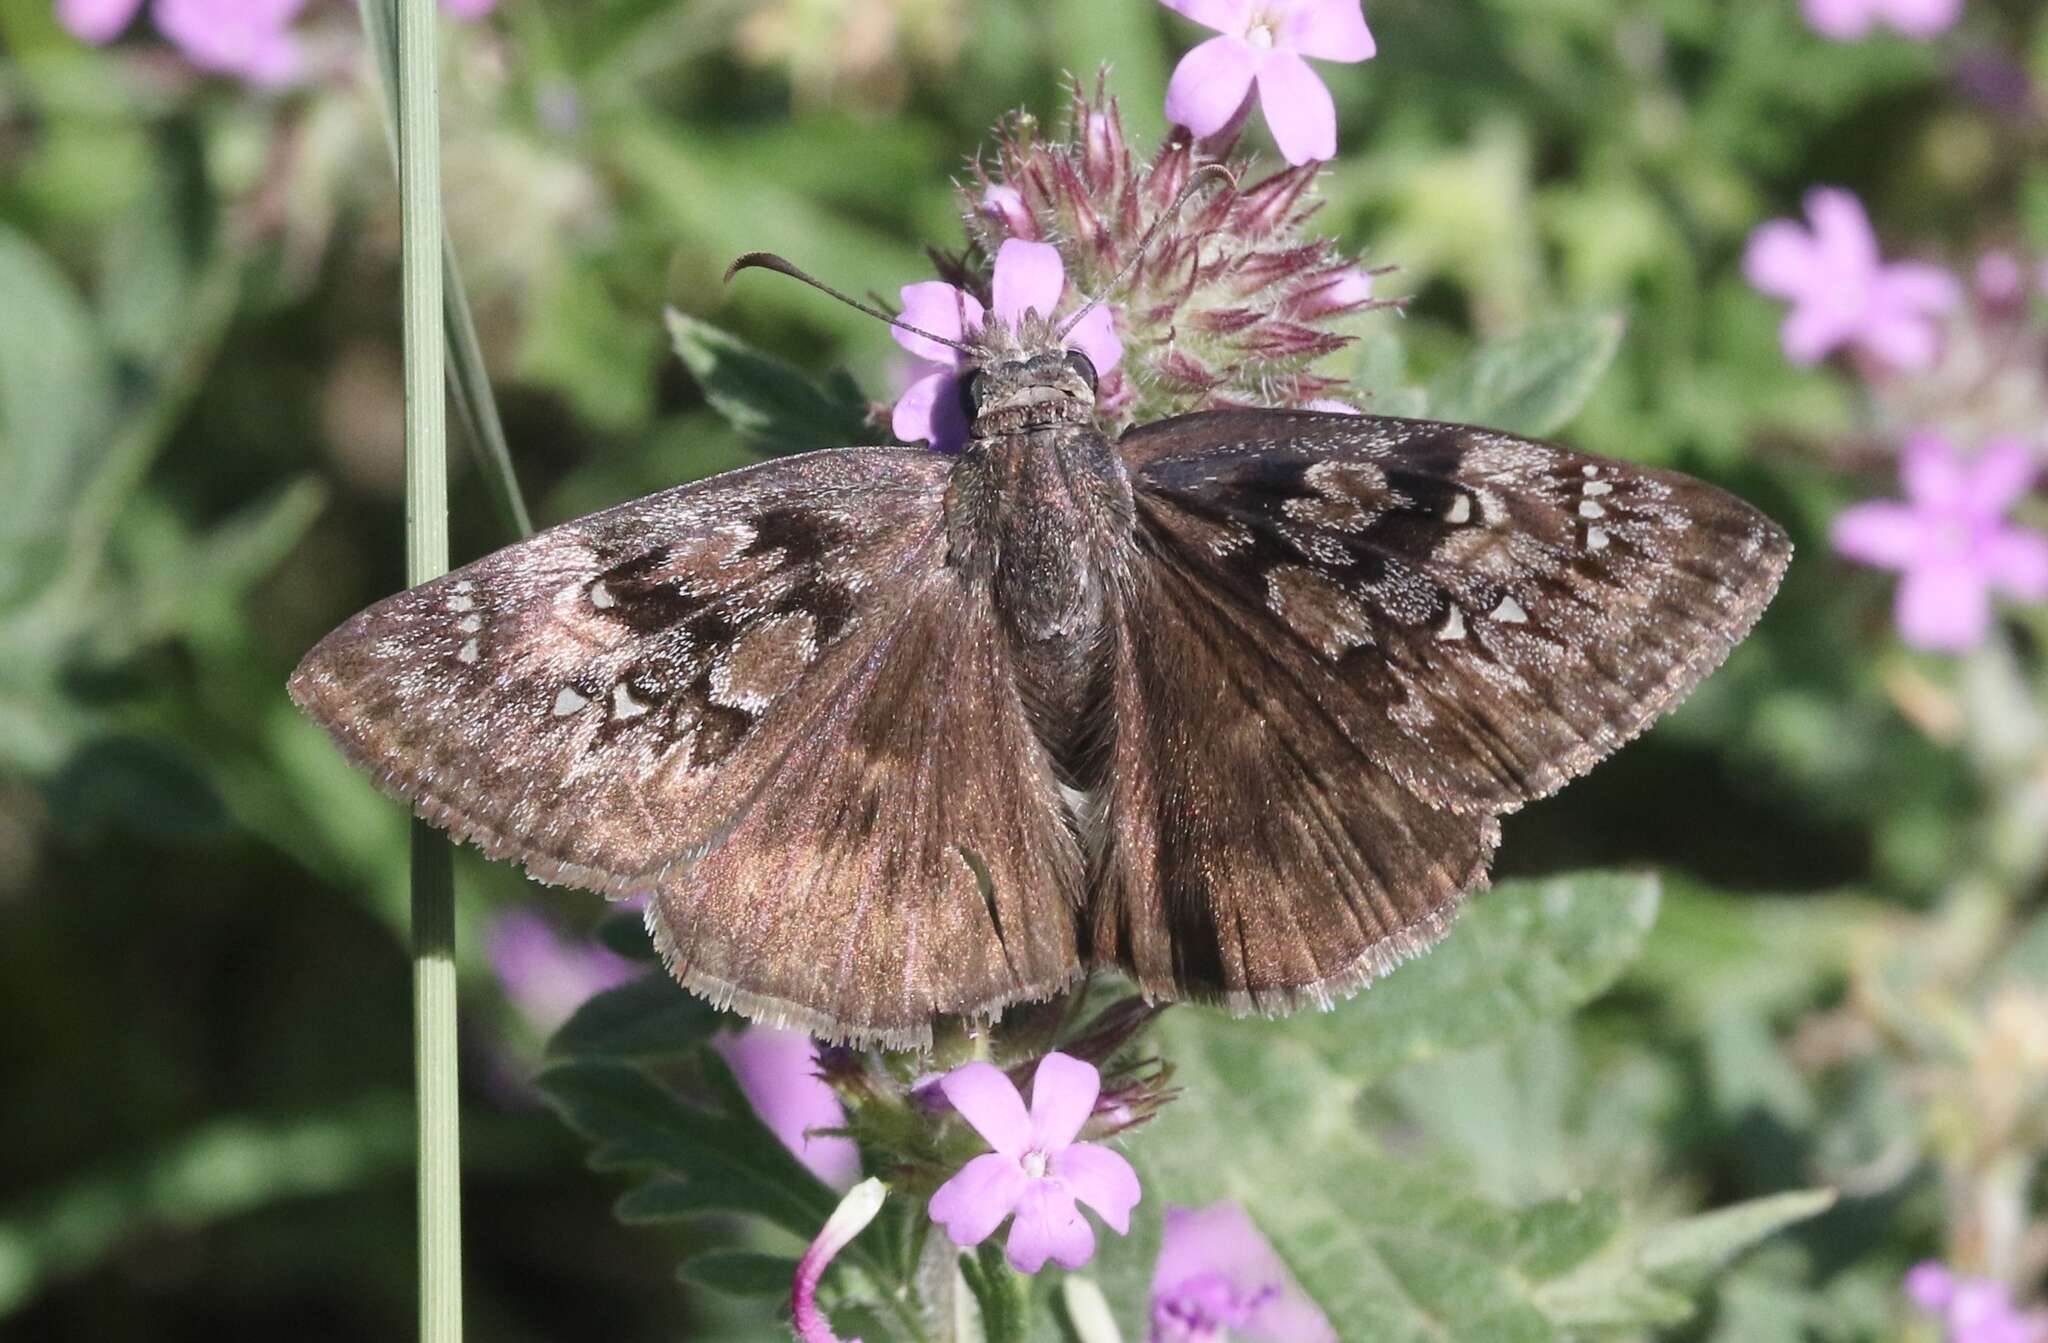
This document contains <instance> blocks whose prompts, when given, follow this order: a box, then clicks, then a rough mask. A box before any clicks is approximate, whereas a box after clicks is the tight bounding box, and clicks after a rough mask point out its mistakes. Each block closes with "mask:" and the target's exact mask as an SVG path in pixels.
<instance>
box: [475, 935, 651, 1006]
mask: <svg viewBox="0 0 2048 1343" xmlns="http://www.w3.org/2000/svg"><path fill="white" fill-rule="evenodd" d="M484 942H485V954H486V955H487V956H488V957H489V958H490V962H491V968H492V969H493V970H495V971H496V972H497V974H498V980H499V982H500V983H502V984H503V985H504V986H505V996H506V997H507V998H510V999H511V1000H512V1002H513V1004H514V1005H515V1006H517V1007H518V1008H519V1010H520V1012H521V1014H523V1015H524V1016H525V1017H526V1019H527V1020H528V1021H529V1022H531V1023H532V1024H533V1027H534V1029H535V1030H538V1031H542V1032H547V1031H552V1030H554V1029H555V1027H557V1026H559V1025H561V1024H562V1023H563V1022H564V1021H567V1020H568V1019H569V1016H570V1014H571V1013H573V1012H575V1010H576V1009H577V1008H579V1007H581V1006H582V1005H583V1003H584V1001H585V1000H586V999H588V998H590V997H591V996H592V995H594V994H599V993H602V992H604V991H605V990H606V989H612V988H617V987H618V986H619V985H621V984H623V983H625V982H626V981H627V980H629V979H632V978H633V977H634V976H636V975H638V974H640V973H641V972H642V971H643V970H644V969H645V968H646V967H644V966H641V965H636V964H634V963H633V962H632V961H629V960H627V959H626V958H625V957H623V956H620V955H617V954H616V953H614V952H612V951H610V950H609V949H607V948H606V947H604V946H602V945H600V944H599V943H596V942H589V941H581V940H578V939H576V938H570V937H564V936H563V935H562V934H560V933H558V932H556V931H555V926H554V925H553V924H551V923H549V922H548V921H547V920H546V919H544V918H542V917H541V916H540V915H539V914H536V913H534V912H533V911H532V910H530V909H515V910H512V911H510V912H509V913H507V914H505V915H503V916H502V917H500V918H499V919H498V920H497V922H495V923H493V924H492V925H491V927H490V931H489V932H488V933H486V934H485V937H484Z"/></svg>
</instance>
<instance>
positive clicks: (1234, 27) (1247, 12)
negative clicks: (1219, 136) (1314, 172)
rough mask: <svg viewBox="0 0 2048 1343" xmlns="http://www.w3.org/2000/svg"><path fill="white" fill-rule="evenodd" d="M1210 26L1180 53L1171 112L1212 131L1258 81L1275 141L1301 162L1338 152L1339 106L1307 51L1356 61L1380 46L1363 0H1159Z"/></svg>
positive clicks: (1169, 93)
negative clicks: (1368, 22)
mask: <svg viewBox="0 0 2048 1343" xmlns="http://www.w3.org/2000/svg"><path fill="white" fill-rule="evenodd" d="M1161 3H1163V4H1164V5H1165V6H1166V7H1167V8H1168V9H1170V10H1172V11H1173V12H1174V13H1176V14H1180V15H1184V16H1185V17H1187V18H1190V19H1193V20H1194V21H1195V22H1196V23H1199V24H1201V25H1202V26H1203V27H1204V28H1213V29H1215V30H1216V31H1217V32H1218V33H1221V34H1222V36H1220V37H1212V38H1210V39H1209V40H1208V41H1206V42H1204V43H1202V45H1200V46H1198V47H1196V48H1195V49H1194V50H1193V51H1190V52H1189V53H1188V54H1187V55H1185V56H1183V57H1181V61H1180V64H1179V65H1178V66H1177V67H1175V69H1174V72H1173V79H1172V81H1171V82H1170V83H1168V85H1167V86H1166V119H1167V120H1168V121H1171V122H1173V123H1174V124H1175V125H1178V126H1185V127H1187V128H1188V129H1189V130H1190V131H1193V132H1194V133H1195V134H1196V135H1198V136H1199V135H1214V134H1216V132H1218V131H1220V130H1222V129H1223V128H1224V127H1225V126H1227V125H1229V124H1230V123H1231V122H1232V121H1233V120H1235V119H1236V116H1237V112H1238V109H1239V108H1240V107H1242V106H1243V105H1244V102H1245V99H1246V98H1247V97H1248V96H1249V95H1250V94H1251V91H1252V88H1253V86H1254V85H1256V86H1257V88H1258V93H1259V106H1260V107H1261V108H1262V109H1263V110H1264V111H1265V113H1266V124H1267V125H1268V126H1270V127H1271V128H1272V130H1273V143H1274V144H1276V145H1278V146H1279V147H1280V153H1281V156H1282V157H1284V158H1285V159H1286V160H1287V161H1288V162H1289V163H1291V164H1295V165H1297V166H1299V165H1301V164H1304V163H1309V162H1312V161H1318V160H1322V159H1331V158H1335V157H1336V156H1337V107H1336V104H1335V103H1333V102H1331V101H1330V91H1329V90H1328V89H1327V88H1324V87H1323V81H1322V80H1321V79H1319V78H1317V76H1316V72H1315V71H1313V70H1311V69H1309V65H1308V62H1307V61H1306V60H1303V59H1302V58H1303V57H1305V56H1313V57H1315V58H1316V59H1317V60H1319V61H1344V62H1347V63H1349V62H1354V61H1363V60H1367V59H1370V58H1371V56H1372V54H1373V51H1374V50H1375V48H1374V45H1373V40H1372V33H1371V32H1370V31H1369V30H1368V29H1367V28H1366V26H1365V13H1364V11H1363V10H1362V9H1361V8H1360V7H1359V0H1161Z"/></svg>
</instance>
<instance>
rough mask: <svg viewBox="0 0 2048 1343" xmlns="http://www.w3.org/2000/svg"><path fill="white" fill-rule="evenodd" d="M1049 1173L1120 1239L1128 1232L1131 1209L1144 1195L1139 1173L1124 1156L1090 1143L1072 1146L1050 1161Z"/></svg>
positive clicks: (1078, 1143) (1079, 1143)
mask: <svg viewBox="0 0 2048 1343" xmlns="http://www.w3.org/2000/svg"><path fill="white" fill-rule="evenodd" d="M1048 1169H1049V1170H1050V1171H1051V1172H1052V1173H1053V1174H1055V1175H1057V1176H1059V1178H1060V1179H1061V1180H1062V1181H1063V1182H1065V1184H1066V1186H1067V1191H1068V1192H1069V1193H1071V1194H1073V1196H1074V1197H1075V1198H1077V1199H1079V1200H1081V1202H1083V1203H1085V1204H1087V1205H1088V1206H1089V1207H1091V1208H1093V1209H1095V1211H1096V1212H1098V1213H1100V1214H1101V1215H1102V1220H1103V1221H1104V1222H1105V1223H1107V1224H1108V1226H1109V1229H1110V1230H1112V1231H1114V1232H1116V1233H1117V1234H1118V1235H1119V1236H1122V1235H1128V1234H1129V1233H1130V1230H1131V1209H1133V1208H1135V1207H1137V1206H1138V1200H1139V1199H1140V1198H1143V1197H1144V1191H1143V1190H1142V1189H1140V1188H1139V1186H1138V1172H1136V1171H1134V1170H1132V1169H1131V1163H1130V1162H1128V1161H1126V1160H1124V1158H1123V1154H1122V1153H1120V1152H1113V1151H1111V1150H1110V1149H1109V1148H1107V1147H1103V1146H1100V1145H1099V1144H1096V1143H1092V1142H1077V1143H1073V1144H1071V1145H1070V1146H1068V1147H1067V1148H1065V1149H1064V1150H1062V1151H1061V1152H1060V1153H1059V1155H1058V1156H1055V1157H1054V1158H1053V1159H1052V1164H1051V1166H1050V1167H1048Z"/></svg>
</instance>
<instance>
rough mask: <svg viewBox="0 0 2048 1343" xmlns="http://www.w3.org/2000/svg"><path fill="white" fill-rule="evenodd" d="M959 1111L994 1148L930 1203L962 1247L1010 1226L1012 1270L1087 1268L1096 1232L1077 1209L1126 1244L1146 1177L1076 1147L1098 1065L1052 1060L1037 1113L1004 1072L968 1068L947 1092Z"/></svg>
mask: <svg viewBox="0 0 2048 1343" xmlns="http://www.w3.org/2000/svg"><path fill="white" fill-rule="evenodd" d="M939 1085H940V1086H941V1087H942V1088H943V1089H944V1090H945V1093H946V1099H947V1100H949V1101H951V1102H953V1108H954V1109H956V1110H958V1111H959V1112H960V1113H961V1115H963V1116H964V1117H965V1118H966V1120H967V1122H968V1123H970V1124H972V1125H974V1128H975V1131H976V1132H978V1133H980V1134H981V1136H982V1137H984V1138H986V1139H987V1140H988V1144H989V1146H991V1147H993V1148H995V1150H994V1151H993V1152H987V1153H984V1154H983V1155H981V1156H978V1157H976V1158H974V1160H972V1161H970V1162H968V1163H967V1164H966V1165H965V1166H962V1167H961V1168H960V1171H959V1173H958V1174H956V1175H954V1176H953V1178H952V1179H950V1180H948V1181H946V1182H945V1183H944V1184H943V1185H940V1186H939V1191H938V1192H937V1193H936V1194H933V1195H932V1201H931V1208H930V1211H931V1217H932V1220H933V1221H934V1222H937V1223H938V1224H939V1225H941V1226H943V1227H945V1228H946V1234H947V1235H949V1236H951V1237H952V1238H953V1243H954V1244H955V1245H958V1246H961V1247H962V1248H965V1247H966V1246H969V1245H979V1244H980V1243H981V1242H983V1241H985V1240H987V1239H988V1238H989V1237H990V1236H991V1235H993V1234H995V1230H996V1228H997V1227H998V1226H1000V1225H1002V1221H1003V1219H1004V1218H1005V1217H1008V1216H1009V1215H1010V1214H1011V1213H1013V1212H1014V1213H1015V1214H1016V1215H1017V1216H1016V1221H1015V1222H1014V1223H1012V1225H1011V1227H1010V1239H1009V1242H1008V1246H1007V1249H1008V1252H1009V1257H1010V1264H1011V1266H1012V1267H1014V1268H1016V1270H1017V1271H1018V1272H1020V1273H1036V1272H1038V1270H1039V1269H1041V1268H1043V1267H1045V1261H1046V1260H1048V1259H1050V1260H1052V1261H1053V1262H1055V1263H1057V1264H1059V1265H1060V1266H1061V1267H1062V1268H1079V1267H1081V1265H1083V1264H1085V1263H1087V1262H1088V1260H1089V1259H1090V1258H1091V1257H1092V1256H1093V1255H1094V1254H1095V1232H1094V1230H1093V1229H1091V1228H1090V1227H1089V1225H1088V1219H1087V1218H1085V1217H1083V1216H1082V1215H1081V1210H1080V1209H1079V1208H1078V1207H1076V1206H1075V1200H1077V1199H1078V1200H1079V1201H1080V1202H1082V1203H1086V1204H1087V1205H1088V1206H1089V1207H1091V1208H1093V1209H1095V1211H1096V1212H1097V1213H1099V1214H1101V1216H1102V1220H1103V1222H1104V1224H1105V1225H1107V1226H1108V1227H1109V1228H1110V1229H1111V1230H1113V1231H1115V1232H1116V1233H1117V1234H1118V1235H1119V1236H1121V1235H1125V1234H1126V1233H1128V1232H1129V1231H1130V1229H1131V1209H1132V1208H1134V1207H1136V1206H1137V1204H1138V1198H1139V1190H1138V1174H1137V1172H1136V1171H1134V1170H1132V1169H1131V1163H1130V1162H1128V1161H1126V1160H1124V1159H1123V1157H1121V1156H1120V1155H1118V1154H1117V1153H1115V1152H1112V1151H1111V1150H1110V1149H1109V1148H1107V1147H1103V1146H1100V1145H1098V1144H1096V1143H1089V1142H1076V1141H1074V1140H1075V1138H1076V1137H1077V1136H1079V1134H1080V1132H1081V1126H1082V1125H1083V1124H1085V1123H1087V1122H1088V1116H1089V1115H1090V1114H1092V1113H1093V1112H1094V1110H1095V1099H1096V1097H1097V1095H1098V1094H1100V1092H1101V1089H1102V1076H1101V1074H1100V1073H1098V1072H1096V1071H1095V1068H1094V1066H1093V1065H1091V1064H1087V1063H1083V1062H1082V1061H1081V1060H1079V1059H1077V1058H1070V1057H1068V1056H1067V1055H1065V1054H1047V1055H1046V1056H1045V1057H1044V1058H1043V1059H1040V1060H1039V1062H1038V1071H1037V1073H1036V1074H1035V1075H1033V1077H1032V1079H1031V1110H1030V1113H1029V1114H1027V1113H1025V1110H1024V1098H1023V1097H1022V1096H1020V1095H1018V1094H1017V1088H1016V1087H1015V1086H1013V1085H1011V1083H1010V1079H1009V1078H1008V1077H1007V1076H1005V1075H1004V1073H1003V1071H1002V1069H1000V1068H997V1067H996V1066H995V1065H994V1064H990V1063H979V1062H977V1063H970V1064H967V1065H966V1066H965V1067H962V1068H955V1069H954V1070H953V1071H952V1072H950V1073H948V1074H946V1076H945V1079H944V1080H943V1081H942V1082H941V1083H940V1084H939Z"/></svg>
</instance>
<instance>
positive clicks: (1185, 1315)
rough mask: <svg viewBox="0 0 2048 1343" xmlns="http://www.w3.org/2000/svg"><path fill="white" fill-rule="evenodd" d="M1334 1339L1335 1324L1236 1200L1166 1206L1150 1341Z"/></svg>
mask: <svg viewBox="0 0 2048 1343" xmlns="http://www.w3.org/2000/svg"><path fill="white" fill-rule="evenodd" d="M1225 1334H1229V1335H1232V1336H1234V1337H1237V1338H1244V1339H1252V1340H1256V1343H1337V1331H1336V1330H1335V1329H1334V1328H1332V1327H1331V1325H1330V1320H1329V1317H1328V1316H1326V1315H1324V1314H1323V1312H1322V1310H1321V1309H1320V1308H1318V1307H1317V1305H1316V1303H1315V1302H1314V1301H1312V1300H1310V1299H1309V1295H1308V1293H1306V1292H1304V1291H1302V1290H1301V1284H1299V1283H1297V1282H1296V1281H1295V1280H1294V1275H1293V1274H1292V1273H1290V1272H1288V1271H1287V1265H1286V1264H1284V1263H1282V1262H1281V1259H1280V1256H1279V1255H1278V1254H1277V1253H1275V1252H1274V1250H1273V1247H1272V1246H1271V1245H1270V1244H1268V1243H1267V1241H1266V1238H1265V1237H1264V1236H1262V1235H1260V1234H1259V1229H1258V1228H1257V1227H1256V1226H1253V1225H1252V1219H1251V1218H1250V1217H1247V1216H1246V1215H1245V1211H1244V1209H1243V1208H1240V1207H1239V1206H1238V1205H1237V1204H1235V1203H1212V1204H1210V1205H1209V1206H1208V1207H1206V1208H1202V1209H1200V1210H1197V1209H1194V1208H1168V1209H1167V1210H1166V1224H1165V1227H1164V1229H1163V1230H1162V1231H1161V1234H1160V1238H1159V1260H1158V1262H1157V1263H1156V1264H1155V1265H1154V1267H1153V1269H1152V1329H1151V1335H1150V1340H1149V1343H1219V1340H1221V1339H1222V1337H1223V1336H1224V1335H1225Z"/></svg>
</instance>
